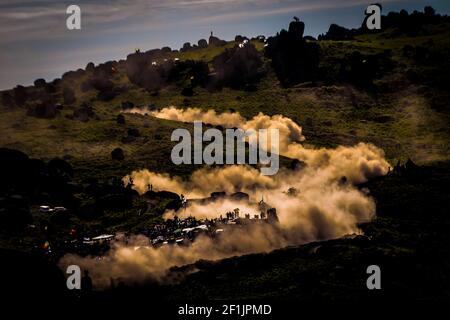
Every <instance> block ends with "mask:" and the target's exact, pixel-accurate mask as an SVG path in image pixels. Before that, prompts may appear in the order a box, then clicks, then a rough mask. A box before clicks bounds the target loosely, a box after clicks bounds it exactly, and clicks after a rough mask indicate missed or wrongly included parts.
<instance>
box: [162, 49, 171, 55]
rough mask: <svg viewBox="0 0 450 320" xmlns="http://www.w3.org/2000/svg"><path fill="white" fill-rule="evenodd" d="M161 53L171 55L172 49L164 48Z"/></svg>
mask: <svg viewBox="0 0 450 320" xmlns="http://www.w3.org/2000/svg"><path fill="white" fill-rule="evenodd" d="M161 52H162V53H164V54H167V53H171V52H172V49H171V48H170V47H162V48H161Z"/></svg>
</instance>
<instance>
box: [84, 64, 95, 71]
mask: <svg viewBox="0 0 450 320" xmlns="http://www.w3.org/2000/svg"><path fill="white" fill-rule="evenodd" d="M94 69H95V65H94V63H93V62H89V63H88V64H87V65H86V68H85V70H86V71H88V72H93V71H94Z"/></svg>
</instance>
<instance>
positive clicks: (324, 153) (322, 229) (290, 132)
mask: <svg viewBox="0 0 450 320" xmlns="http://www.w3.org/2000/svg"><path fill="white" fill-rule="evenodd" d="M152 115H153V116H159V117H161V118H172V119H173V120H177V121H188V122H191V121H194V120H199V119H202V120H206V119H207V120H208V121H209V122H211V123H215V124H218V125H222V126H225V127H226V126H231V125H236V124H239V125H242V126H246V127H248V128H253V129H257V128H258V127H260V126H271V127H279V128H283V130H284V131H283V134H280V139H281V140H283V141H281V142H280V144H282V145H284V146H285V147H284V149H283V152H284V153H285V154H286V155H289V156H291V157H293V158H296V159H299V160H301V161H304V162H305V163H306V166H304V167H303V168H302V169H301V170H290V169H281V170H280V171H279V172H278V174H276V175H274V176H262V175H261V174H260V172H259V171H258V170H257V169H255V168H252V167H250V166H247V165H231V166H222V167H215V168H210V167H203V168H201V169H198V170H196V171H194V172H193V173H192V175H191V176H190V177H189V178H188V179H181V178H179V177H172V176H170V175H169V174H160V173H155V172H152V171H151V170H148V169H145V170H138V171H134V172H131V173H130V174H129V175H127V176H126V177H124V181H125V182H127V181H130V178H132V179H133V183H134V188H135V189H136V190H138V191H139V192H140V193H144V192H146V191H147V186H148V185H149V184H152V185H153V189H154V190H168V191H173V192H176V193H179V194H180V193H182V194H184V195H185V196H187V197H188V198H190V199H192V198H198V197H207V196H209V194H210V193H211V192H215V191H225V192H227V193H228V194H230V193H233V192H238V191H241V192H245V193H247V194H248V195H249V197H250V200H251V201H250V203H244V202H242V201H236V200H232V199H223V200H219V201H215V202H209V203H206V204H205V203H199V202H188V204H189V205H188V206H187V208H186V209H182V210H180V211H178V212H174V211H172V210H169V211H166V212H165V214H164V218H166V219H168V218H173V217H174V216H175V215H176V216H178V217H181V218H186V217H188V216H194V217H197V218H199V219H205V218H208V219H212V218H217V217H219V215H223V216H225V213H226V212H228V211H232V210H234V209H235V208H239V210H240V214H241V216H243V215H244V214H250V215H251V216H253V215H254V214H259V209H258V206H257V201H259V199H261V197H263V196H264V199H265V200H266V202H267V203H269V205H270V206H272V207H275V208H276V210H277V213H278V218H279V224H275V225H273V224H269V223H261V224H252V225H251V226H250V227H243V228H239V227H238V228H233V229H228V230H226V231H227V232H225V233H224V234H223V235H222V236H220V237H219V238H214V239H212V238H209V237H200V238H198V239H196V240H195V241H194V242H193V243H192V244H191V245H189V246H187V247H179V246H163V247H160V248H153V247H151V246H150V245H149V239H147V238H145V237H143V236H138V237H134V238H132V239H131V241H130V242H129V243H128V245H127V244H126V243H125V242H123V241H122V242H120V241H119V242H117V243H116V244H115V245H114V247H113V248H112V249H111V250H110V251H109V252H108V254H107V255H106V256H105V257H102V258H101V259H96V258H95V257H86V258H81V257H78V256H75V255H67V256H65V257H64V258H63V259H62V260H61V261H60V265H61V266H63V267H64V266H67V265H69V264H78V265H80V266H81V267H82V268H87V269H89V270H91V274H92V275H93V278H94V280H95V282H96V285H98V286H100V287H102V286H103V287H104V286H108V285H109V279H110V277H113V278H120V279H121V280H122V281H125V282H129V283H132V282H136V281H144V280H146V279H150V278H152V279H159V280H161V281H162V280H163V279H164V278H165V276H166V275H167V270H168V269H169V268H170V267H173V266H180V265H184V264H188V263H193V262H195V261H196V260H199V259H210V260H216V259H223V258H226V257H230V256H235V255H242V254H247V253H253V252H267V251H270V250H273V249H276V248H280V247H283V246H286V245H292V244H301V243H305V242H309V241H314V240H324V239H331V238H336V237H341V236H343V235H346V234H351V233H359V230H358V228H357V223H358V222H365V221H369V220H370V219H372V218H373V217H374V215H375V203H374V201H373V199H372V198H371V197H370V196H368V195H367V194H366V193H365V192H363V191H360V190H358V189H357V188H356V187H355V186H354V185H355V184H357V183H361V182H364V181H367V180H368V179H370V178H372V177H375V176H380V175H384V174H386V173H387V171H388V169H389V164H388V163H387V162H386V160H385V159H384V153H383V151H382V150H380V149H378V148H376V147H375V146H373V145H370V144H364V143H359V144H357V145H355V146H352V147H345V146H340V147H337V148H334V149H325V148H320V149H314V148H304V147H302V146H301V144H299V143H298V141H297V140H298V138H299V137H302V136H301V127H300V126H299V125H297V124H296V123H295V122H293V121H292V120H291V119H289V118H286V117H283V116H281V115H278V116H277V115H275V116H272V117H269V116H266V115H264V114H259V115H257V116H256V117H254V118H253V119H250V120H246V119H244V118H243V117H241V116H240V115H239V114H230V113H223V114H219V113H216V112H213V111H200V110H198V109H187V110H180V109H176V108H166V109H163V110H161V111H159V112H153V113H152ZM228 119H232V121H231V123H230V122H227V121H228ZM344 176H345V177H346V179H342V178H343V177H344ZM290 188H294V189H291V190H296V192H291V193H288V192H287V190H289V189H290ZM137 243H141V244H140V245H143V246H144V248H140V249H138V250H135V249H134V246H137V245H138V244H137Z"/></svg>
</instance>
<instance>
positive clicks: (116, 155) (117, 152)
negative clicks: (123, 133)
mask: <svg viewBox="0 0 450 320" xmlns="http://www.w3.org/2000/svg"><path fill="white" fill-rule="evenodd" d="M111 158H112V159H113V160H119V161H122V160H124V159H125V155H124V153H123V150H122V149H121V148H115V149H114V150H113V151H112V152H111Z"/></svg>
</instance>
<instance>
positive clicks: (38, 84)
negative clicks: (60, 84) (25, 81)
mask: <svg viewBox="0 0 450 320" xmlns="http://www.w3.org/2000/svg"><path fill="white" fill-rule="evenodd" d="M46 84H47V83H46V82H45V80H44V79H36V80H34V86H35V87H45V85H46Z"/></svg>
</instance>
